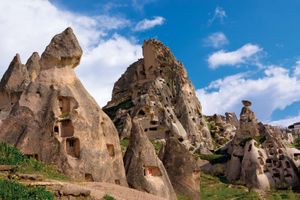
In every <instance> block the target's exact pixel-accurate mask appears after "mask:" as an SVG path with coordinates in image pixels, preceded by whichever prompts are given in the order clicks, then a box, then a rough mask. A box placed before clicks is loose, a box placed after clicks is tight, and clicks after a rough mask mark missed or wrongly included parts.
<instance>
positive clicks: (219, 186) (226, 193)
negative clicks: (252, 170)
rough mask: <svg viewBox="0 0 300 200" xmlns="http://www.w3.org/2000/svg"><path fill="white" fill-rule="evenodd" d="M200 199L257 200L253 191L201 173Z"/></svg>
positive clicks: (257, 197) (256, 195)
mask: <svg viewBox="0 0 300 200" xmlns="http://www.w3.org/2000/svg"><path fill="white" fill-rule="evenodd" d="M200 190H201V191H200V194H201V199H209V200H220V199H222V200H227V199H228V200H229V199H236V200H242V199H243V200H244V199H246V200H259V199H260V198H259V196H258V194H257V193H255V192H248V189H247V188H246V187H244V186H240V185H230V184H226V183H224V182H222V181H220V179H219V178H217V177H213V176H210V175H207V174H204V173H201V186H200Z"/></svg>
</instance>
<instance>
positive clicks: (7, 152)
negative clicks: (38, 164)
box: [0, 142, 26, 165]
mask: <svg viewBox="0 0 300 200" xmlns="http://www.w3.org/2000/svg"><path fill="white" fill-rule="evenodd" d="M25 159H26V158H25V156H24V155H23V154H22V153H21V152H20V151H19V150H18V149H17V148H14V147H13V146H11V145H9V144H6V143H3V142H2V143H0V165H18V164H20V163H22V162H24V160H25Z"/></svg>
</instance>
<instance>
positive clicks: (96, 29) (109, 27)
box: [0, 0, 142, 106]
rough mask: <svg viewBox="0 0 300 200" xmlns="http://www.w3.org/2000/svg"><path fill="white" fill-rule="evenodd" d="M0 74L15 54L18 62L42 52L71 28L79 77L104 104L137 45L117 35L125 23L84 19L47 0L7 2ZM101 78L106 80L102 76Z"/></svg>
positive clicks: (0, 18)
mask: <svg viewBox="0 0 300 200" xmlns="http://www.w3.org/2000/svg"><path fill="white" fill-rule="evenodd" d="M0 10H1V13H0V32H1V37H0V44H1V45H0V55H1V59H0V74H3V73H4V71H5V70H6V69H7V67H8V65H9V62H10V61H11V60H12V58H13V56H14V55H15V54H16V53H20V54H21V58H22V61H23V63H24V62H26V59H27V58H28V57H29V56H30V55H31V53H32V52H34V51H38V52H39V53H40V54H41V53H42V52H43V51H44V49H45V47H46V45H47V44H48V43H49V42H50V40H51V38H52V37H53V36H54V35H55V34H57V33H60V32H62V31H63V30H64V29H65V28H67V27H68V26H71V27H72V28H73V30H74V32H75V33H76V35H77V37H78V40H79V42H80V44H81V46H82V48H83V51H84V54H83V57H82V62H81V65H80V66H79V67H78V68H77V69H76V70H77V71H78V75H79V78H80V79H81V80H82V82H83V84H84V85H85V86H86V87H87V89H88V90H89V92H90V93H91V94H92V96H93V97H94V98H95V99H96V100H97V101H98V103H100V104H101V106H104V105H105V104H106V101H107V100H108V99H110V97H111V90H112V87H113V81H115V80H116V79H117V78H116V77H118V76H120V75H121V74H122V73H123V72H124V70H125V68H126V67H127V66H128V65H129V64H131V63H132V62H134V61H135V60H137V59H138V58H139V57H141V56H142V55H141V50H140V48H141V47H140V45H139V44H137V43H136V42H135V41H133V40H130V39H127V38H125V37H122V36H120V35H111V34H109V33H110V32H116V31H118V30H119V29H121V28H124V27H127V26H130V21H129V20H127V19H124V18H118V17H114V16H109V15H99V16H94V17H89V16H85V15H81V14H78V13H73V12H70V11H66V10H62V9H60V8H58V7H56V6H55V5H54V4H52V3H50V2H49V1H48V0H43V1H41V0H10V1H1V3H0ZM106 77H110V78H111V79H109V78H106Z"/></svg>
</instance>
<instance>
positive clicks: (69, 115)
mask: <svg viewBox="0 0 300 200" xmlns="http://www.w3.org/2000/svg"><path fill="white" fill-rule="evenodd" d="M81 54H82V50H81V48H80V46H79V44H78V41H77V39H76V37H75V35H74V34H73V32H72V29H71V28H68V29H66V30H65V31H64V32H62V33H61V34H58V35H56V36H55V37H54V38H53V39H52V41H51V43H50V44H49V46H48V47H47V48H46V50H45V52H44V53H43V54H42V56H41V59H40V60H39V57H38V55H37V54H33V56H32V57H31V58H30V59H29V61H28V62H27V65H28V66H27V67H28V69H27V71H29V72H30V73H29V75H28V74H27V75H26V77H25V78H23V79H25V80H27V79H28V77H31V80H32V82H31V83H30V85H29V86H27V87H24V88H22V87H21V85H22V84H23V82H24V81H22V82H16V81H12V82H13V84H10V81H11V80H12V77H13V76H14V75H15V74H12V75H11V76H9V77H10V79H9V81H6V82H8V83H7V84H3V85H4V87H5V86H9V88H11V85H13V86H14V87H15V88H19V87H21V88H22V89H21V90H20V91H22V90H24V91H23V92H22V94H21V96H20V98H19V100H18V101H17V102H18V103H17V104H16V105H15V106H14V107H13V110H12V111H11V113H10V115H9V116H8V117H7V118H5V119H3V120H2V123H1V125H0V130H1V131H0V140H1V141H4V142H8V143H10V144H12V145H14V146H16V147H17V148H19V149H20V150H21V151H22V152H23V153H24V154H25V155H28V156H32V157H35V158H37V159H39V160H42V161H44V162H46V163H54V164H55V165H57V167H58V169H60V170H61V171H63V172H64V173H65V174H67V175H69V176H71V177H73V178H77V179H85V180H88V181H105V182H110V183H116V184H121V185H125V186H126V185H127V182H126V176H125V171H124V166H123V160H122V153H121V148H120V144H119V137H118V132H117V130H116V128H115V127H114V124H113V122H112V121H111V120H110V119H109V117H108V116H107V115H106V114H105V113H104V112H103V111H102V110H101V108H100V107H99V106H98V105H97V103H96V102H95V100H94V99H93V98H92V97H91V96H90V95H89V94H88V92H87V91H86V90H85V88H84V87H83V85H82V84H81V82H80V81H79V80H78V78H77V77H76V74H75V72H74V67H76V65H77V64H79V61H80V57H81ZM13 65H14V66H15V67H14V68H15V69H19V68H24V66H23V65H21V64H20V61H19V58H18V57H16V58H15V61H14V62H13ZM9 70H10V69H9ZM20 70H21V69H20ZM18 72H19V71H18ZM25 72H26V70H25ZM7 73H9V72H7ZM13 73H15V72H13ZM16 73H17V72H16ZM37 73H38V75H36V74H37ZM16 75H17V76H20V75H18V74H16ZM3 80H6V79H5V77H4V78H3ZM29 80H30V79H29ZM7 88H8V87H7ZM7 88H6V89H7ZM14 90H16V89H14ZM14 90H13V91H14ZM18 91H19V90H18Z"/></svg>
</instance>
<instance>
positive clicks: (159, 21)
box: [133, 16, 165, 31]
mask: <svg viewBox="0 0 300 200" xmlns="http://www.w3.org/2000/svg"><path fill="white" fill-rule="evenodd" d="M164 23H165V18H163V17H160V16H156V17H154V18H153V19H144V20H142V21H140V22H138V23H137V25H136V26H135V27H134V29H133V30H134V31H144V30H148V29H151V28H153V27H155V26H160V25H163V24H164Z"/></svg>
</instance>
